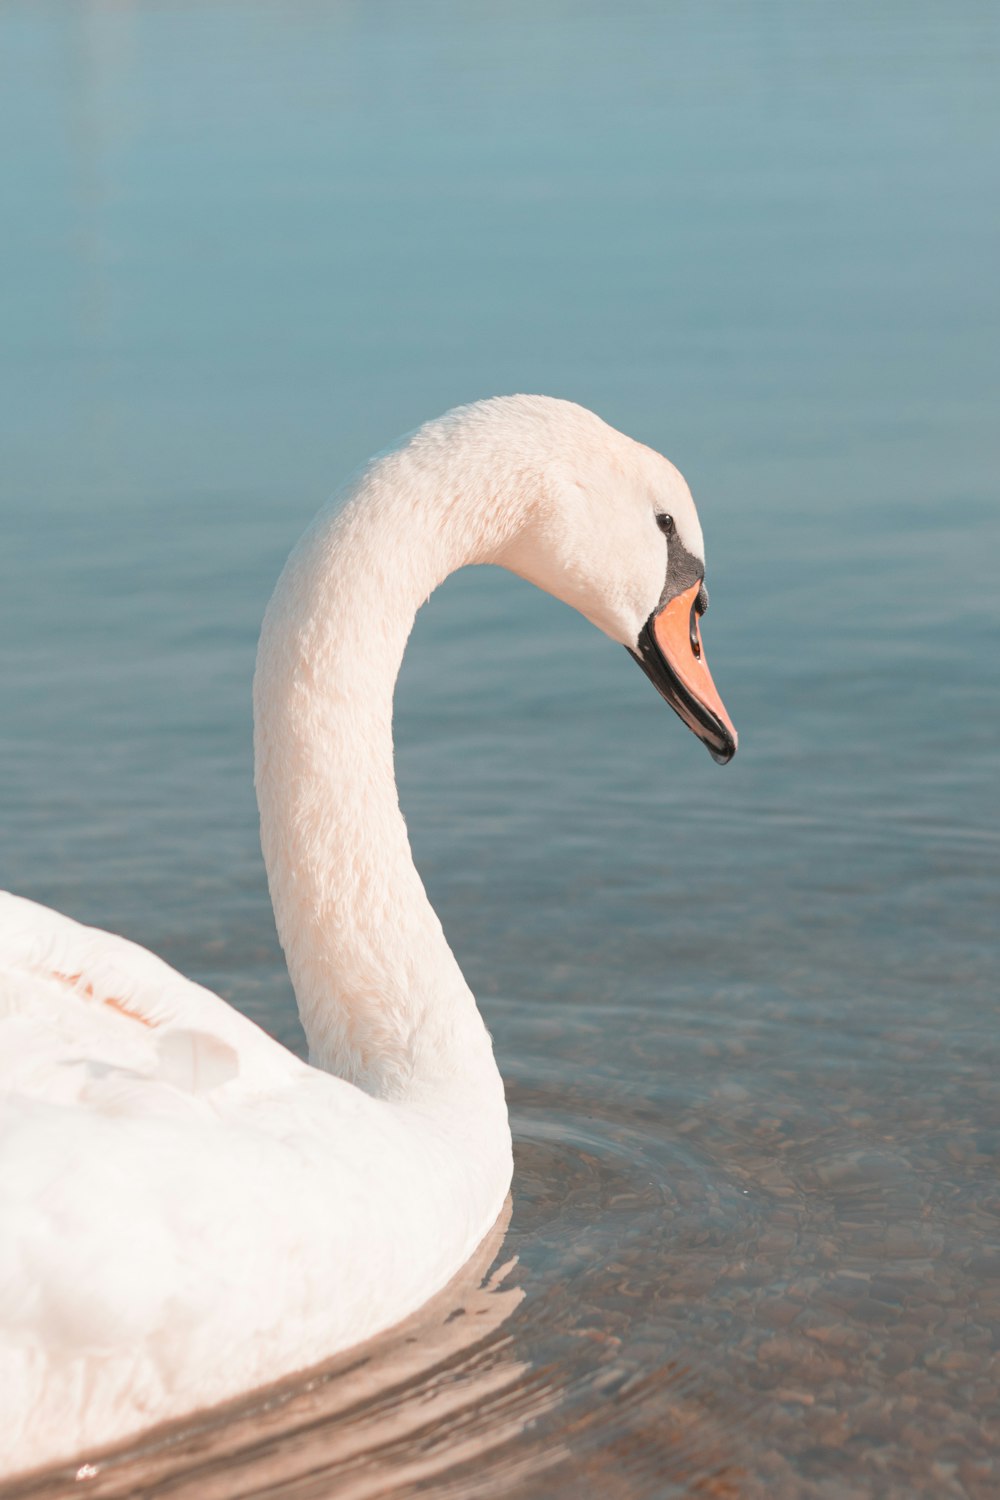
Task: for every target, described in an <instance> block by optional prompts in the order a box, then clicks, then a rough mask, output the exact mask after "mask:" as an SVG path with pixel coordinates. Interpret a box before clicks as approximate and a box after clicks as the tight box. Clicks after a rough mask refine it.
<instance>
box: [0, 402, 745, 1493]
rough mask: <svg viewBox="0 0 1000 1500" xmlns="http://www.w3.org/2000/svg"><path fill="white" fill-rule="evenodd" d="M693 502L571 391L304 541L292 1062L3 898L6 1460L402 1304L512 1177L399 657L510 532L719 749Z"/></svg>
mask: <svg viewBox="0 0 1000 1500" xmlns="http://www.w3.org/2000/svg"><path fill="white" fill-rule="evenodd" d="M703 557H704V553H703V545H702V536H701V529H700V526H699V524H698V518H697V515H696V512H695V509H694V504H693V502H692V500H691V497H690V494H689V492H688V489H687V486H686V485H685V483H684V480H683V479H682V478H681V476H680V474H679V473H678V472H677V470H676V469H674V468H673V467H672V465H671V464H669V463H668V462H667V461H666V459H664V458H662V457H660V456H659V455H658V454H656V453H654V452H652V451H651V450H650V449H648V448H645V447H642V446H640V445H639V444H637V443H634V442H632V441H631V440H630V439H628V438H626V437H624V436H622V435H621V434H620V433H618V432H616V431H614V430H613V429H612V428H609V427H607V426H606V425H605V424H604V423H603V422H601V421H600V420H599V419H598V418H597V417H595V416H594V415H592V414H591V413H590V412H587V411H584V410H583V409H582V408H580V407H577V406H574V405H571V404H569V403H567V402H562V401H554V400H550V399H548V398H544V397H528V396H518V397H510V398H504V399H498V400H495V401H486V402H482V403H479V404H477V405H474V406H469V407H464V408H460V409H459V410H456V411H454V412H451V413H449V414H448V415H446V416H445V417H442V418H441V419H439V420H438V421H435V422H431V423H429V424H428V425H427V426H425V427H423V428H421V429H420V430H419V431H418V432H417V433H415V434H414V435H412V436H410V437H409V438H407V439H405V440H404V441H403V442H402V443H401V445H400V446H399V447H398V448H396V449H395V450H394V451H392V452H389V453H387V454H386V455H384V456H382V457H380V458H378V459H376V460H374V461H373V462H372V463H371V464H370V465H369V466H368V467H367V468H366V469H364V470H363V472H362V473H361V474H360V476H357V477H355V479H354V480H353V481H352V482H351V484H350V486H349V488H348V491H347V494H346V496H345V503H344V504H343V505H342V506H341V507H339V508H333V509H331V510H330V511H327V512H325V513H323V514H322V515H321V516H320V517H319V518H318V520H317V521H316V522H315V524H314V525H313V527H312V528H311V530H310V531H309V532H308V533H307V535H306V536H305V537H304V538H303V540H302V542H301V543H300V544H299V546H298V547H297V548H296V550H295V551H294V553H293V554H292V557H291V558H290V560H289V562H288V564H287V566H286V567H285V570H284V572H283V573H282V576H281V579H280V581H279V583H278V586H277V589H276V591H275V594H274V597H273V599H272V601H271V604H270V606H269V608H268V610H267V614H266V617H265V620H264V626H263V631H262V634H261V641H260V649H259V654H258V659H257V672H256V677H255V682H254V714H255V753H256V784H257V795H258V800H259V804H260V817H261V836H262V843H263V849H264V858H265V861H266V864H267V871H268V879H269V882H270V890H271V896H272V899H273V902H274V911H275V917H276V921H277V926H278V932H279V935H280V937H281V942H282V945H283V947H284V950H285V954H286V956H287V959H288V967H289V970H290V973H291V977H292V981H293V983H294V986H295V992H296V996H297V998H298V1004H299V1010H300V1013H301V1017H302V1024H303V1027H304V1029H305V1033H306V1036H307V1038H308V1042H309V1051H310V1057H311V1061H312V1066H306V1065H305V1064H303V1063H301V1062H299V1061H298V1060H297V1059H296V1058H295V1057H293V1056H292V1055H291V1054H290V1053H288V1052H286V1051H285V1050H284V1049H283V1048H282V1047H280V1046H279V1045H278V1044H277V1043H276V1042H274V1041H272V1040H271V1039H270V1038H269V1037H268V1036H266V1035H265V1033H264V1032H262V1031H260V1030H259V1029H258V1028H257V1027H256V1026H254V1025H253V1024H252V1023H251V1022H250V1021H248V1020H246V1019H245V1018H244V1017H243V1016H242V1015H240V1014H238V1012H236V1011H234V1010H232V1009H231V1008H230V1007H229V1006H228V1005H226V1004H225V1003H224V1002H223V1001H222V1000H220V999H219V998H218V997H217V996H215V995H212V994H210V993H208V992H207V991H206V990H203V989H201V988H199V987H198V986H197V985H195V984H192V983H190V982H189V981H188V980H186V979H183V978H182V977H181V976H180V975H178V974H176V973H175V972H174V971H173V970H172V969H170V968H168V967H167V965H166V964H164V963H162V962H161V961H160V960H159V959H157V958H154V957H152V955H150V954H149V953H147V952H145V951H144V950H143V949H141V948H138V947H136V946H134V945H133V944H132V943H129V942H127V941H126V940H125V939H123V938H120V937H112V936H110V935H108V934H107V933H104V932H99V931H97V930H95V929H92V928H87V927H82V926H79V925H78V924H77V923H76V922H73V921H70V920H69V919H67V918H65V917H61V916H58V915H56V914H55V913H53V912H51V911H48V910H46V909H45V908H43V907H40V906H37V905H35V904H33V903H32V902H29V901H25V900H21V899H19V898H17V897H15V896H4V897H2V898H0V1089H2V1095H0V1408H2V1419H0V1430H2V1433H3V1442H2V1454H0V1465H2V1471H3V1472H5V1473H7V1474H10V1473H15V1472H19V1471H21V1470H25V1469H28V1468H31V1467H34V1466H36V1465H41V1464H44V1463H48V1462H51V1461H54V1460H56V1459H63V1458H68V1457H71V1456H74V1455H82V1454H84V1453H91V1452H93V1450H94V1449H96V1448H98V1447H100V1446H103V1445H106V1444H109V1443H111V1442H114V1441H116V1440H118V1439H120V1438H122V1437H125V1436H127V1435H129V1434H132V1433H134V1432H136V1431H138V1430H140V1429H142V1428H143V1427H145V1426H148V1425H150V1424H153V1423H155V1422H159V1421H161V1420H163V1419H165V1418H168V1417H175V1416H178V1415H181V1414H183V1413H187V1412H191V1411H194V1410H196V1409H198V1408H201V1407H203V1406H206V1405H209V1404H211V1403H215V1402H218V1401H221V1400H223V1399H224V1398H226V1397H229V1396H232V1395H234V1394H236V1393H238V1392H240V1391H244V1390H249V1389H251V1388H253V1387H254V1386H256V1385H261V1384H264V1383H266V1382H268V1381H271V1380H273V1379H276V1378H277V1377H279V1376H281V1375H284V1374H286V1373H288V1372H290V1371H293V1370H296V1369H301V1368H303V1367H305V1366H308V1365H309V1364H312V1363H314V1362H316V1361H318V1360H320V1359H322V1358H324V1357H326V1356H328V1355H330V1354H331V1353H333V1352H335V1351H336V1350H338V1349H343V1348H346V1347H348V1346H350V1345H351V1344H354V1343H357V1342H358V1341H360V1340H361V1339H364V1338H367V1337H368V1336H369V1335H371V1334H374V1333H376V1332H377V1331H378V1330H380V1329H383V1328H386V1327H388V1326H389V1325H390V1324H392V1323H394V1322H396V1321H398V1320H399V1319H401V1318H403V1317H404V1316H406V1315H407V1314H408V1313H410V1312H411V1311H413V1310H414V1309H415V1308H416V1307H418V1306H419V1305H420V1304H421V1303H422V1302H424V1301H425V1300H426V1299H427V1298H428V1297H430V1296H431V1295H432V1294H433V1293H434V1292H436V1291H437V1290H438V1289H439V1288H440V1287H442V1286H443V1285H444V1283H445V1282H446V1281H447V1280H448V1278H449V1277H450V1276H451V1275H452V1274H453V1273H454V1272H455V1271H456V1270H457V1269H458V1268H459V1267H460V1266H461V1265H462V1264H463V1262H464V1261H465V1260H466V1259H467V1257H468V1256H469V1255H470V1254H471V1253H472V1251H473V1250H474V1249H475V1247H476V1245H477V1244H478V1243H479V1241H480V1240H481V1239H482V1238H483V1236H484V1235H485V1233H486V1232H487V1230H488V1229H489V1227H490V1225H491V1224H492V1223H493V1221H494V1219H495V1218H496V1216H497V1214H498V1213H499V1211H500V1208H501V1205H502V1204H503V1201H504V1198H505V1195H506V1193H507V1190H508V1187H509V1184H510V1179H511V1143H510V1132H509V1127H508V1122H507V1111H506V1106H505V1102H504V1091H503V1084H502V1082H501V1079H500V1075H499V1073H498V1071H497V1067H496V1064H495V1062H494V1058H493V1051H492V1047H491V1044H490V1038H489V1035H488V1033H487V1031H486V1029H485V1027H484V1025H483V1022H482V1020H481V1018H480V1016H479V1013H478V1011H477V1009H476V1005H475V1001H474V1000H473V997H472V995H471V993H470V992H469V989H468V988H467V986H466V984H465V982H464V980H463V978H462V975H461V972H460V970H459V968H458V965H457V964H456V962H455V959H454V957H453V956H452V953H451V950H450V948H449V947H448V944H447V942H446V941H445V938H444V934H443V933H442V930H441V926H440V923H439V922H438V919H437V917H436V916H435V914H434V911H433V910H432V908H431V906H430V904H429V902H428V900H427V897H426V895H425V892H424V888H423V886H422V884H421V881H420V878H419V876H418V875H417V872H416V870H415V868H414V866H413V862H412V859H411V855H410V848H409V843H408V840H407V835H406V828H405V825H404V822H403V819H402V816H401V814H400V811H399V807H398V803H397V796H396V786H395V780H394V776H393V752H392V732H391V731H392V725H391V719H392V696H393V687H394V684H395V680H396V676H397V673H398V670H399V666H400V661H401V659H402V655H403V650H404V647H405V644H406V640H407V636H408V635H409V632H410V628H411V625H412V623H413V617H414V614H415V612H416V610H417V609H418V607H419V606H420V604H421V603H422V602H423V601H424V600H425V599H426V598H427V596H428V595H429V594H430V592H431V591H432V590H433V589H434V588H435V587H436V586H437V585H438V584H439V583H440V582H441V581H442V579H443V578H444V577H445V576H446V575H447V574H448V573H450V572H451V571H452V570H453V569H455V568H457V567H460V566H461V565H463V564H465V563H486V562H494V563H500V564H503V565H504V566H506V567H508V568H510V569H512V570H513V571H514V572H516V573H519V574H521V575H522V576H524V577H526V578H529V579H531V580H532V581H533V582H535V583H536V584H538V585H540V586H541V587H542V588H544V589H547V590H548V591H549V592H551V593H553V594H555V595H557V596H558V597H559V598H561V599H564V600H565V601H566V602H567V603H569V604H571V605H573V606H575V607H576V608H577V609H578V610H580V611H581V612H582V613H583V614H584V615H586V616H587V617H588V618H589V619H590V620H592V621H593V622H594V623H595V624H596V625H598V626H599V627H600V628H601V629H602V630H604V631H605V632H606V633H607V634H608V635H609V636H611V638H612V639H613V640H616V641H619V642H621V643H622V644H623V645H625V646H626V647H628V649H629V650H630V651H631V652H632V654H633V655H634V656H635V657H636V658H637V660H639V661H640V664H641V665H643V667H644V668H645V670H646V671H647V673H648V674H649V675H650V676H651V677H652V679H653V681H654V682H655V683H656V685H657V686H658V688H659V689H660V691H661V692H662V693H663V695H664V696H665V697H666V698H667V700H668V701H669V702H670V703H671V704H672V706H673V707H675V708H676V709H677V711H678V713H680V714H681V716H682V717H683V718H684V719H685V720H686V722H687V723H688V724H689V725H690V726H691V727H692V728H693V729H694V730H695V731H696V732H697V733H698V734H699V735H700V736H701V737H702V738H703V739H704V740H705V742H706V743H707V744H708V746H709V749H710V750H711V751H712V753H713V755H715V757H716V758H717V759H719V760H727V759H729V758H730V756H731V755H732V754H733V753H734V752H735V748H736V736H735V732H734V730H733V728H732V725H731V723H730V721H729V719H728V717H727V715H726V712H725V709H724V708H723V706H722V703H721V701H720V700H719V698H718V695H717V693H716V692H715V689H714V687H713V685H712V680H711V677H710V676H709V674H708V670H707V668H706V666H705V663H704V660H703V658H702V656H701V644H700V634H699V625H698V616H699V614H700V612H701V610H702V608H703V607H704V604H705V594H704V588H703V583H702V578H703V574H704V562H703Z"/></svg>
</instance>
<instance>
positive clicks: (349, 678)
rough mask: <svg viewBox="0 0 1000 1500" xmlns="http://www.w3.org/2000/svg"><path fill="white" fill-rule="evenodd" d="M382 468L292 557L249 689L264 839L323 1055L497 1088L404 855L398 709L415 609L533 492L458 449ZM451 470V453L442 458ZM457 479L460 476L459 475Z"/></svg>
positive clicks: (409, 1084) (336, 1069)
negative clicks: (396, 761) (502, 484)
mask: <svg viewBox="0 0 1000 1500" xmlns="http://www.w3.org/2000/svg"><path fill="white" fill-rule="evenodd" d="M422 436H423V435H418V439H417V440H415V441H411V443H410V444H408V445H406V446H404V448H403V449H401V450H400V451H399V452H397V453H394V454H391V455H389V456H388V457H387V458H384V459H380V460H379V461H377V462H376V463H375V464H374V465H372V466H371V468H370V469H369V470H367V471H366V472H365V473H364V474H363V475H362V477H361V479H360V480H359V481H358V483H357V484H356V485H355V487H354V489H353V492H352V493H351V494H350V495H349V498H348V500H347V502H346V504H345V505H344V506H343V508H342V509H340V510H339V511H338V512H336V513H334V512H330V513H326V514H323V515H321V516H320V517H319V518H318V519H317V521H316V522H315V523H314V525H313V527H312V528H311V530H310V531H309V532H308V533H307V534H306V536H305V537H304V538H303V539H302V541H301V542H300V544H299V546H298V548H297V549H296V550H295V552H294V553H293V554H292V556H291V558H290V559H289V561H288V564H287V565H286V567H285V570H284V572H283V573H282V576H281V578H280V580H279V582H278V586H277V588H276V590H275V593H274V597H273V598H272V600H271V603H270V605H269V607H268V610H267V614H266V617H265V621H264V627H263V630H262V633H261V641H260V648H259V652H258V658H257V671H256V675H255V679H254V726H255V727H254V748H255V761H256V772H255V779H256V786H257V797H258V802H259V806H260V819H261V842H262V846H263V851H264V859H265V863H266V866H267V872H268V881H269V885H270V890H271V898H272V901H273V904H274V912H275V919H276V923H277V928H278V934H279V937H280V939H281V943H282V946H283V948H284V950H285V955H286V958H287V961H288V968H289V973H290V975H291V978H292V983H293V985H294V987H295V993H296V997H297V1000H298V1005H299V1013H300V1015H301V1018H302V1024H303V1027H304V1030H305V1033H306V1037H307V1040H308V1043H309V1051H310V1057H311V1060H312V1061H313V1062H314V1063H315V1064H316V1065H317V1066H318V1067H321V1068H324V1069H326V1070H328V1071H330V1072H333V1073H336V1074H338V1075H340V1076H342V1077H346V1078H348V1079H350V1080H352V1081H354V1082H356V1083H358V1084H359V1085H360V1086H361V1087H363V1088H365V1089H366V1090H367V1091H369V1092H371V1093H373V1094H376V1095H378V1096H380V1097H383V1098H392V1099H408V1098H415V1097H419V1096H420V1095H421V1094H422V1093H424V1092H427V1093H430V1094H432V1095H434V1096H440V1095H441V1092H442V1090H446V1089H447V1087H448V1086H449V1085H458V1086H460V1087H461V1088H462V1090H463V1092H465V1091H467V1090H468V1089H470V1088H474V1089H477V1090H481V1091H482V1090H490V1091H492V1094H493V1095H496V1093H497V1090H500V1099H501V1100H502V1085H501V1084H500V1080H499V1075H498V1073H497V1070H496V1065H495V1062H494V1060H493V1052H492V1046H491V1043H490V1039H489V1035H488V1033H487V1031H486V1028H485V1026H484V1024H483V1022H482V1019H481V1017H480V1015H479V1012H478V1010H477V1008H476V1005H475V1001H474V999H473V996H472V994H471V992H470V991H469V988H468V986H467V985H466V983H465V980H464V979H463V977H462V974H461V971H460V969H459V967H458V964H457V962H456V960H455V958H454V956H453V954H452V952H451V949H450V948H449V946H448V943H447V941H446V939H445V936H444V933H443V931H442V929H441V924H440V922H439V920H438V918H437V916H436V914H435V912H434V910H433V908H432V906H431V904H430V902H429V900H428V898H427V895H426V892H425V891H424V887H423V883H422V881H421V879H420V876H419V875H418V873H417V871H416V869H415V867H414V864H413V859H412V856H411V852H410V845H409V840H408V838H407V833H406V826H405V823H404V821H403V817H402V814H401V813H400V810H399V803H398V798H397V792H396V783H395V776H394V769H393V745H392V699H393V690H394V687H395V682H396V677H397V674H398V672H399V667H400V663H401V661H402V657H403V651H404V649H405V646H406V642H407V638H408V636H409V633H410V630H411V627H412V624H413V619H414V615H415V614H416V611H417V609H418V608H419V606H420V605H421V604H422V603H423V602H424V600H425V599H426V598H427V596H428V595H429V594H430V593H431V592H432V590H433V589H434V588H435V587H436V586H437V585H438V584H439V583H440V582H441V581H442V580H443V579H444V578H445V577H446V576H447V574H448V573H450V572H452V571H453V570H454V569H455V568H456V567H458V566H461V565H462V564H464V563H467V562H478V561H488V560H491V558H493V557H494V556H495V555H496V552H497V550H498V548H499V547H501V546H502V545H503V543H504V541H505V540H506V539H507V538H508V537H509V536H510V535H511V533H512V532H513V531H516V529H517V526H518V512H519V510H520V509H521V505H522V502H523V498H524V497H523V494H522V493H521V492H520V491H518V490H517V489H516V487H513V493H511V486H509V485H508V486H507V487H506V488H507V491H508V495H507V502H506V504H505V505H504V506H501V507H497V506H490V505H489V504H486V505H483V503H482V502H483V501H484V499H486V500H488V499H489V496H488V495H487V494H484V486H487V484H489V488H492V486H493V484H494V483H495V474H492V473H491V474H490V475H489V478H488V476H487V467H488V466H486V467H484V466H480V468H479V472H478V477H477V471H476V466H475V465H472V466H471V468H470V463H469V455H465V462H464V464H463V465H462V466H461V467H460V468H457V467H456V461H457V458H458V455H456V454H455V453H454V452H452V449H453V448H454V446H455V445H454V441H453V440H452V441H451V442H450V443H449V444H448V445H446V448H445V449H444V450H441V451H438V449H437V446H436V445H435V444H434V443H433V442H430V443H429V442H428V440H427V439H426V438H424V440H423V441H422V442H421V441H420V437H422ZM446 460H448V461H446ZM459 480H460V483H459Z"/></svg>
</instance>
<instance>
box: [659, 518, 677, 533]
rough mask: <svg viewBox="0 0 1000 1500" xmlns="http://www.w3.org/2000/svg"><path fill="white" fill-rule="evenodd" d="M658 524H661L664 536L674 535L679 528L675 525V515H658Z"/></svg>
mask: <svg viewBox="0 0 1000 1500" xmlns="http://www.w3.org/2000/svg"><path fill="white" fill-rule="evenodd" d="M656 524H657V526H659V528H660V530H661V531H662V532H663V535H664V536H673V534H674V532H675V531H676V530H677V528H676V526H675V525H674V518H673V516H667V515H662V514H661V515H658V516H657V518H656Z"/></svg>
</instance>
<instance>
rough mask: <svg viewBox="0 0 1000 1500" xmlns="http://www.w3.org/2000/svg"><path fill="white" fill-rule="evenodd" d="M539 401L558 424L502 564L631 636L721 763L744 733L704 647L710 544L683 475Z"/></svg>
mask: <svg viewBox="0 0 1000 1500" xmlns="http://www.w3.org/2000/svg"><path fill="white" fill-rule="evenodd" d="M516 399H518V400H523V401H525V402H531V403H535V402H537V403H539V404H538V406H537V407H534V408H533V410H532V416H533V417H534V419H535V423H536V424H537V425H536V427H535V431H536V434H537V432H538V428H539V427H540V426H542V425H543V424H547V425H548V428H549V431H548V434H547V436H548V438H549V442H547V443H545V444H544V447H545V449H546V459H547V461H546V464H545V468H544V471H543V472H542V473H541V475H540V476H539V478H538V484H537V490H538V498H537V499H536V500H535V502H534V504H533V505H532V506H531V507H530V510H529V514H528V517H527V518H526V520H525V521H524V523H523V524H522V525H521V526H520V527H519V529H518V531H517V534H516V535H515V536H514V537H513V539H512V540H511V541H510V542H509V544H508V545H507V546H506V547H505V548H504V552H503V555H502V556H500V557H499V558H498V559H497V560H498V561H501V562H503V563H504V565H505V566H507V567H509V568H511V569H512V570H513V571H514V572H516V573H519V574H521V576H522V577H525V578H528V579H530V580H531V582H532V583H535V584H537V585H538V586H539V587H540V588H543V589H545V590H546V591H547V592H548V593H550V594H554V595H555V596H556V597H557V598H559V599H562V600H564V601H565V602H566V603H567V604H571V605H572V606H573V607H574V609H577V610H579V612H580V613H581V614H582V615H585V616H586V618H587V619H588V620H591V621H592V622H593V623H594V624H595V625H596V626H598V628H599V629H600V630H603V631H604V632H605V634H606V635H609V636H610V637H611V638H612V640H615V641H619V642H620V643H621V644H622V645H623V646H625V647H626V649H627V650H628V651H629V652H630V653H631V655H632V656H633V657H634V658H635V660H636V661H637V662H638V663H639V665H640V666H641V667H642V669H643V671H644V672H645V673H646V675H647V677H649V679H650V680H651V682H652V683H653V685H654V687H655V688H656V689H657V691H658V692H659V693H660V694H661V695H662V697H663V698H665V699H666V701H667V703H669V704H670V707H671V708H672V709H674V710H675V712H676V713H677V714H678V715H679V716H680V718H681V719H683V721H684V723H685V724H686V725H687V726H688V728H689V729H691V730H692V731H693V733H694V734H696V735H697V736H698V738H699V739H700V740H702V741H703V743H704V744H705V745H706V746H707V747H708V750H709V752H710V753H711V755H712V757H713V759H715V760H716V761H718V762H719V763H720V764H723V765H724V764H725V763H726V762H727V761H730V760H732V758H733V756H734V755H735V754H736V745H737V735H736V730H735V728H734V727H733V723H732V720H731V719H730V717H729V715H728V713H727V712H726V709H725V706H724V704H723V702H722V699H721V698H720V696H719V694H718V691H717V689H716V687H715V684H714V682H713V681H712V675H711V673H710V672H709V670H708V664H707V662H706V660H705V652H704V648H703V646H702V640H701V617H702V616H703V615H704V613H705V611H706V610H707V608H708V591H707V589H706V586H705V544H704V541H703V538H702V533H701V524H700V522H699V520H698V512H697V511H696V509H695V505H694V501H693V500H692V498H691V492H690V490H689V489H688V487H687V484H686V483H685V481H684V478H683V476H682V475H681V474H680V473H679V472H678V470H677V469H675V468H674V466H673V464H671V463H670V462H668V460H667V459H665V458H664V457H663V456H662V455H661V454H659V453H656V452H654V451H653V450H652V449H651V448H646V447H644V446H643V445H642V444H640V443H636V442H633V441H632V439H631V438H627V437H625V436H624V435H623V434H622V433H620V432H617V431H615V429H614V428H611V427H608V426H607V425H606V424H605V423H604V422H602V421H601V420H600V419H599V418H598V417H595V416H594V415H593V413H592V412H588V411H585V410H584V409H583V408H582V407H578V406H574V405H572V404H571V403H569V402H563V401H549V400H547V399H545V398H537V397H528V398H516Z"/></svg>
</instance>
